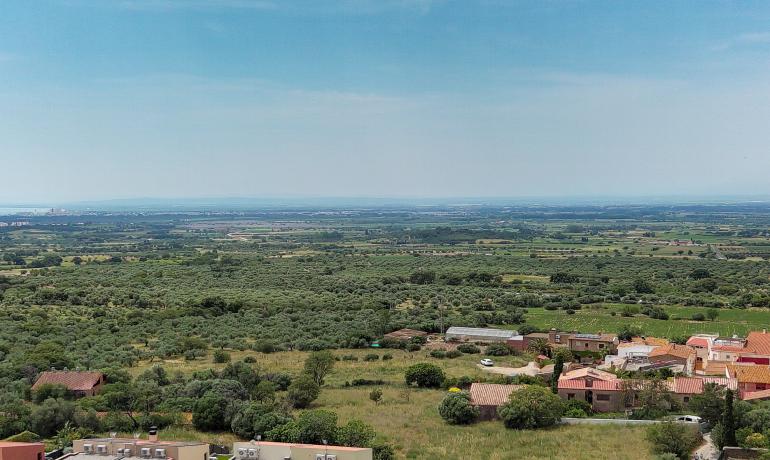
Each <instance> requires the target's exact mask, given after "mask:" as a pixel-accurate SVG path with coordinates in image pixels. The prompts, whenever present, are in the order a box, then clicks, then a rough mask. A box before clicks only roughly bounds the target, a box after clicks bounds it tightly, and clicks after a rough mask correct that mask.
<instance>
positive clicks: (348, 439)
mask: <svg viewBox="0 0 770 460" xmlns="http://www.w3.org/2000/svg"><path fill="white" fill-rule="evenodd" d="M375 436H376V433H375V432H374V428H372V427H371V426H369V425H367V424H366V423H364V422H362V421H360V420H355V419H354V420H351V421H349V422H348V423H346V424H345V425H344V426H342V427H340V428H339V429H338V430H337V443H338V444H339V445H341V446H346V447H370V446H371V445H372V441H374V437H375Z"/></svg>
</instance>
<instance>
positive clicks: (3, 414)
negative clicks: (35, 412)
mask: <svg viewBox="0 0 770 460" xmlns="http://www.w3.org/2000/svg"><path fill="white" fill-rule="evenodd" d="M30 412H31V410H30V408H29V406H27V405H26V404H25V403H24V401H22V400H20V399H16V398H15V397H13V396H12V395H10V394H5V395H2V396H0V439H5V438H7V437H8V436H12V435H14V434H17V433H21V432H22V431H24V430H26V429H27V428H28V427H29V416H30Z"/></svg>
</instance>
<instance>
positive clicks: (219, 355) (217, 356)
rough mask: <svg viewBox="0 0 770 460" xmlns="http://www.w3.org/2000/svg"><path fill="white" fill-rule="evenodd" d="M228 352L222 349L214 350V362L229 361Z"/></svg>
mask: <svg viewBox="0 0 770 460" xmlns="http://www.w3.org/2000/svg"><path fill="white" fill-rule="evenodd" d="M230 359H231V358H230V353H228V352H226V351H224V350H215V351H214V362H215V363H220V364H221V363H229V362H230Z"/></svg>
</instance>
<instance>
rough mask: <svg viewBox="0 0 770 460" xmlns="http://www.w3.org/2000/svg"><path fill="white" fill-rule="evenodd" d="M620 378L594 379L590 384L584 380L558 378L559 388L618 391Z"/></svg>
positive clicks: (620, 387) (620, 388)
mask: <svg viewBox="0 0 770 460" xmlns="http://www.w3.org/2000/svg"><path fill="white" fill-rule="evenodd" d="M622 388H623V387H622V383H621V380H620V379H615V380H594V381H593V382H591V385H587V382H586V381H585V380H563V379H559V389H560V390H604V391H620V390H622Z"/></svg>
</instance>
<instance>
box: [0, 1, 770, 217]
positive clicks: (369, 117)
mask: <svg viewBox="0 0 770 460" xmlns="http://www.w3.org/2000/svg"><path fill="white" fill-rule="evenodd" d="M0 172H1V173H2V185H1V186H0V203H5V204H10V203H19V204H21V203H51V202H57V203H58V202H68V201H83V200H102V199H120V198H138V197H157V198H164V197H167V198H179V197H188V198H194V197H324V196H334V197H468V196H473V197H518V198H520V197H528V196H533V197H535V196H539V197H543V196H552V197H559V196H564V197H569V196H664V195H684V196H690V195H693V196H696V195H697V196H704V195H707V196H712V195H713V196H718V195H726V194H729V195H770V180H768V177H770V2H766V1H751V0H745V1H734V2H733V1H706V0H694V1H654V0H651V1H643V2H641V1H580V0H561V1H554V0H537V1H523V0H511V1H504V0H458V1H451V0H338V1H331V0H218V1H217V0H35V1H29V0H3V1H2V3H0Z"/></svg>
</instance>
